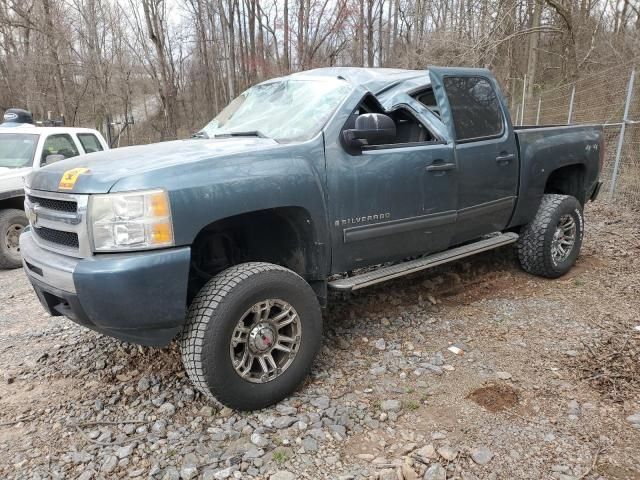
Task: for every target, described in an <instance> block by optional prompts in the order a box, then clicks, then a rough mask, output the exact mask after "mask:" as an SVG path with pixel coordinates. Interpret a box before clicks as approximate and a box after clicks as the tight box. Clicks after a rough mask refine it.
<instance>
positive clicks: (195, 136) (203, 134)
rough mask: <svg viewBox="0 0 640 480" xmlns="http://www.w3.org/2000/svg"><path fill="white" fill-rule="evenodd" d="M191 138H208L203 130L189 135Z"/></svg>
mask: <svg viewBox="0 0 640 480" xmlns="http://www.w3.org/2000/svg"><path fill="white" fill-rule="evenodd" d="M191 138H209V135H207V132H205V131H204V130H200V131H199V132H196V133H194V134H193V135H191Z"/></svg>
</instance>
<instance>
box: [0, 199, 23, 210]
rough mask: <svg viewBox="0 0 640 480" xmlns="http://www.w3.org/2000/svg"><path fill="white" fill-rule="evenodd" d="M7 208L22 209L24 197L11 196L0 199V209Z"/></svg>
mask: <svg viewBox="0 0 640 480" xmlns="http://www.w3.org/2000/svg"><path fill="white" fill-rule="evenodd" d="M7 208H15V209H17V210H24V197H11V198H5V199H3V200H0V210H6V209H7Z"/></svg>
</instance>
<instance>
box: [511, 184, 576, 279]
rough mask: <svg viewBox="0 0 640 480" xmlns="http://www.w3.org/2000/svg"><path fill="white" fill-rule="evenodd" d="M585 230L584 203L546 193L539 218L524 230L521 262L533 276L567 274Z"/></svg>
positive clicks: (520, 242)
mask: <svg viewBox="0 0 640 480" xmlns="http://www.w3.org/2000/svg"><path fill="white" fill-rule="evenodd" d="M583 231H584V219H583V215H582V205H580V202H578V200H577V199H576V198H574V197H571V196H569V195H555V194H546V195H544V196H543V197H542V202H541V203H540V207H539V208H538V212H537V213H536V216H535V218H534V219H533V220H532V221H531V223H529V224H528V225H525V226H524V227H523V228H522V231H521V232H520V238H519V239H518V258H519V260H520V265H521V266H522V268H523V269H524V270H525V271H527V272H529V273H531V274H533V275H539V276H542V277H547V278H557V277H560V276H562V275H564V274H565V273H567V272H568V271H569V270H570V269H571V267H572V266H573V264H574V263H575V262H576V259H577V258H578V255H579V253H580V247H581V246H582V236H583Z"/></svg>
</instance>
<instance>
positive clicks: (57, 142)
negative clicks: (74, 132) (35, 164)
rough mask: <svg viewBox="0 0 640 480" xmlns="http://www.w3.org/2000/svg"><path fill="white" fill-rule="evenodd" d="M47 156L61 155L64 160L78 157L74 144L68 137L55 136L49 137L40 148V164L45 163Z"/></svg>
mask: <svg viewBox="0 0 640 480" xmlns="http://www.w3.org/2000/svg"><path fill="white" fill-rule="evenodd" d="M49 155H62V156H63V157H64V158H70V157H75V156H76V155H79V153H78V149H77V148H76V144H75V143H73V140H72V139H71V136H70V135H67V134H56V135H49V136H48V137H47V139H46V140H45V141H44V145H43V147H42V162H43V163H44V162H46V160H47V157H48V156H49Z"/></svg>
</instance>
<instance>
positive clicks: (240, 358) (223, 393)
mask: <svg viewBox="0 0 640 480" xmlns="http://www.w3.org/2000/svg"><path fill="white" fill-rule="evenodd" d="M321 341H322V313H321V310H320V305H319V303H318V300H317V298H316V295H315V293H314V291H313V290H312V288H311V287H310V286H309V284H308V283H307V282H305V281H304V279H302V278H301V277H300V276H299V275H297V274H296V273H294V272H292V271H291V270H288V269H286V268H284V267H281V266H278V265H273V264H269V263H258V262H252V263H243V264H240V265H236V266H234V267H231V268H229V269H227V270H224V271H223V272H221V273H219V274H218V275H216V276H215V277H214V278H212V279H211V280H209V282H207V284H206V285H205V286H204V287H203V288H202V290H200V292H199V293H198V295H197V296H196V298H195V299H194V300H193V302H192V304H191V306H190V307H189V313H188V315H187V322H186V324H185V327H184V330H183V332H182V336H181V339H180V343H181V353H182V362H183V364H184V367H185V370H186V371H187V374H188V375H189V378H190V379H191V381H192V382H193V383H194V385H195V386H196V388H198V390H200V391H201V392H202V393H203V394H204V395H205V396H207V397H209V398H215V399H217V400H218V401H220V402H221V403H223V404H224V405H226V406H228V407H231V408H235V409H238V410H256V409H260V408H264V407H267V406H269V405H272V404H273V403H276V402H278V401H280V400H282V399H283V398H285V397H287V396H289V395H290V394H291V393H292V392H293V391H294V390H295V389H296V388H297V387H298V386H299V385H300V384H301V383H302V381H303V380H304V379H305V377H306V376H307V374H308V373H309V371H310V369H311V366H312V364H313V360H314V358H315V356H316V354H317V352H318V350H319V348H320V344H321ZM287 350H288V351H287Z"/></svg>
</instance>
